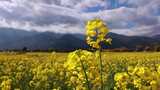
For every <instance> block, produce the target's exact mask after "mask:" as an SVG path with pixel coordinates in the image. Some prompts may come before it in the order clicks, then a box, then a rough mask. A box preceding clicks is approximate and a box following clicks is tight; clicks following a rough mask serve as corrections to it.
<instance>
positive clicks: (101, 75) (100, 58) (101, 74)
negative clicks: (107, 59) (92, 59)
mask: <svg viewBox="0 0 160 90" xmlns="http://www.w3.org/2000/svg"><path fill="white" fill-rule="evenodd" d="M99 62H100V78H101V90H104V89H103V62H102V56H101V47H100V48H99Z"/></svg>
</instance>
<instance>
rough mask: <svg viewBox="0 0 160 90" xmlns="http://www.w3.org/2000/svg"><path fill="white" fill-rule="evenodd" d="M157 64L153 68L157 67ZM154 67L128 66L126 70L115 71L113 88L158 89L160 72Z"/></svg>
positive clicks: (120, 89) (118, 89)
mask: <svg viewBox="0 0 160 90" xmlns="http://www.w3.org/2000/svg"><path fill="white" fill-rule="evenodd" d="M159 68H160V66H158V67H157V68H155V69H157V70H158V69H159ZM155 69H154V68H148V67H144V66H136V67H135V68H133V67H132V66H129V67H128V71H127V72H122V73H116V74H115V76H114V80H115V81H116V84H115V87H114V89H115V90H128V89H138V90H159V89H160V74H159V71H156V70H155Z"/></svg>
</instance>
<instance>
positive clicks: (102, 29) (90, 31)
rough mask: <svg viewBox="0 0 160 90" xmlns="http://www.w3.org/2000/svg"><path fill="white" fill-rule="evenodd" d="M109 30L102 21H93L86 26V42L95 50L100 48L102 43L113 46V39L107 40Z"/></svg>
mask: <svg viewBox="0 0 160 90" xmlns="http://www.w3.org/2000/svg"><path fill="white" fill-rule="evenodd" d="M108 32H109V30H108V28H107V26H106V25H105V23H104V21H102V20H101V19H98V18H96V19H93V20H90V21H88V22H87V25H86V41H87V43H88V44H89V45H90V46H91V47H93V48H100V43H101V42H104V41H105V42H107V43H109V44H111V41H112V39H110V38H109V39H106V35H107V34H108Z"/></svg>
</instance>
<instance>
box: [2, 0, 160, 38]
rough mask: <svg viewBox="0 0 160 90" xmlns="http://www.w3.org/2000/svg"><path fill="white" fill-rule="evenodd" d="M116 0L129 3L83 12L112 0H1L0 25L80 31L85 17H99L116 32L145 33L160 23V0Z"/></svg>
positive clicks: (41, 29) (105, 5) (107, 5)
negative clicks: (113, 7)
mask: <svg viewBox="0 0 160 90" xmlns="http://www.w3.org/2000/svg"><path fill="white" fill-rule="evenodd" d="M118 3H119V4H127V5H130V7H126V6H127V5H124V6H119V7H118V8H115V9H107V8H106V10H102V11H99V12H83V9H86V8H88V7H94V6H96V5H100V6H103V7H109V6H110V5H109V4H111V0H30V1H28V0H3V1H2V0H1V1H0V27H10V28H17V29H24V30H38V31H47V30H48V31H53V32H61V33H66V32H70V33H82V32H84V24H85V21H87V20H89V19H92V18H95V17H100V18H102V19H103V20H104V21H106V22H107V25H108V27H109V28H110V29H112V31H114V32H116V33H121V34H126V33H127V35H148V34H146V33H153V34H156V33H155V32H156V31H157V32H159V31H158V30H157V28H154V27H157V25H159V24H160V19H159V17H160V1H159V0H119V2H118ZM117 5H118V4H117ZM137 31H138V33H137Z"/></svg>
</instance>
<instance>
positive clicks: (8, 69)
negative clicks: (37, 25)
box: [0, 50, 160, 90]
mask: <svg viewBox="0 0 160 90" xmlns="http://www.w3.org/2000/svg"><path fill="white" fill-rule="evenodd" d="M68 54H69V55H68ZM77 58H81V61H82V62H83V64H84V68H85V70H86V74H87V76H88V80H89V83H90V88H91V90H100V88H101V78H100V73H99V68H98V65H99V61H98V58H99V54H98V52H97V53H93V52H88V51H86V50H78V51H75V52H71V53H40V52H39V53H0V90H86V89H87V84H86V80H85V76H84V71H83V69H82V67H81V64H80V59H77ZM101 58H102V60H103V81H104V82H103V84H104V90H113V89H115V90H116V89H117V90H160V85H159V84H160V81H159V79H160V53H158V52H155V53H154V52H134V53H130V52H129V53H128V52H121V53H119V52H102V57H101ZM70 64H71V65H70ZM128 66H129V67H128Z"/></svg>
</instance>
